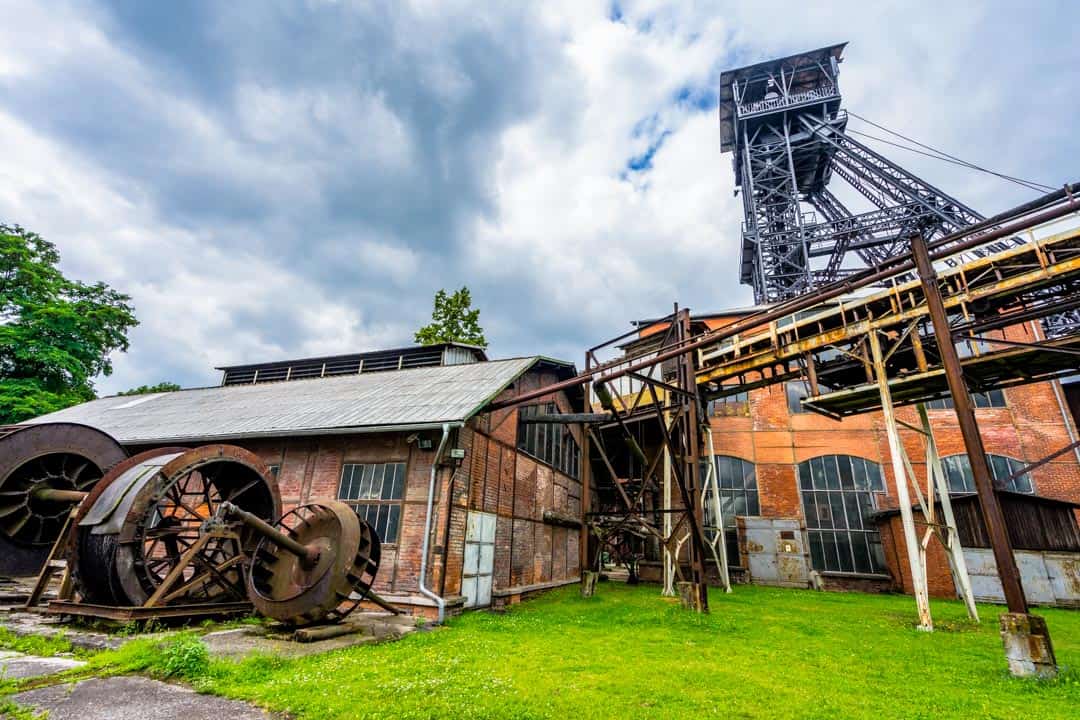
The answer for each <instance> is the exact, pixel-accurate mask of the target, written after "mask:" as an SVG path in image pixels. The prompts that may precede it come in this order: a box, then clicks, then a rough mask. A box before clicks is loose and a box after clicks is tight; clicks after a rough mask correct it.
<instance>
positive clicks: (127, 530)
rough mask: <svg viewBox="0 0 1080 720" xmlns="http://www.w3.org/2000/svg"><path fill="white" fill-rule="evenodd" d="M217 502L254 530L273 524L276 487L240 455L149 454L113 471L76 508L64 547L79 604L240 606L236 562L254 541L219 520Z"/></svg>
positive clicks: (216, 450) (226, 449)
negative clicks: (248, 519) (237, 511)
mask: <svg viewBox="0 0 1080 720" xmlns="http://www.w3.org/2000/svg"><path fill="white" fill-rule="evenodd" d="M226 501H229V502H232V503H234V504H235V505H236V506H238V507H240V508H243V509H244V510H247V511H249V512H251V513H252V514H254V515H255V516H257V517H259V518H262V519H264V520H273V519H274V518H276V517H278V516H279V515H280V514H281V496H280V493H279V491H278V486H277V483H276V482H275V481H274V480H273V479H272V478H271V476H270V473H269V471H268V470H267V467H266V465H265V464H263V462H262V461H261V460H259V458H258V457H257V456H256V455H254V454H252V453H250V452H248V451H247V450H244V449H243V448H239V447H235V446H232V445H206V446H203V447H199V448H195V449H187V448H175V447H174V448H159V449H156V450H149V451H147V452H144V453H141V454H139V455H137V456H134V457H132V458H129V459H128V460H127V461H125V462H123V463H120V464H119V465H117V466H116V467H115V468H113V470H112V471H110V472H109V473H108V474H107V475H106V476H105V477H104V478H103V479H102V481H101V482H100V483H99V484H98V486H97V487H96V488H95V489H94V492H93V493H91V495H90V496H89V497H88V498H87V499H86V500H85V501H84V502H83V504H82V505H81V506H80V508H79V511H78V513H77V515H76V518H75V524H74V527H73V528H72V535H71V538H70V541H69V543H68V561H69V566H70V567H71V568H72V569H73V571H72V576H73V578H74V579H75V586H76V589H77V591H78V593H79V595H80V596H81V597H82V599H83V601H84V602H89V603H95V604H101V605H122V606H142V605H145V604H146V603H147V601H149V600H151V598H153V600H154V602H155V603H157V604H161V605H168V604H182V603H216V602H235V601H245V600H246V599H247V590H246V578H245V577H244V567H245V561H246V559H247V557H248V554H249V553H250V552H251V551H252V550H253V549H254V547H255V544H256V543H257V541H258V536H256V535H255V534H254V533H253V532H252V531H251V530H249V529H248V528H247V527H246V526H244V525H243V524H242V523H240V522H239V521H235V522H231V523H230V522H223V521H221V520H220V519H219V514H218V512H217V509H218V506H219V505H220V504H221V503H223V502H226ZM163 585H166V586H167V587H162V586H163Z"/></svg>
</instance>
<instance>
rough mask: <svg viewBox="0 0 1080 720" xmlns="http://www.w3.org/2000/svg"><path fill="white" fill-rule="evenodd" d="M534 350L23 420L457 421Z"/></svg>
mask: <svg viewBox="0 0 1080 720" xmlns="http://www.w3.org/2000/svg"><path fill="white" fill-rule="evenodd" d="M539 360H540V358H538V357H530V358H518V359H513V360H495V361H490V362H479V363H470V364H465V365H446V366H442V367H429V368H415V369H411V370H398V371H393V372H384V373H373V374H370V375H368V374H364V375H343V376H338V377H328V378H316V379H312V380H294V381H291V382H281V383H266V384H258V385H231V386H225V387H214V388H199V389H195V390H180V391H177V392H171V393H160V394H153V395H139V396H120V397H108V398H102V399H100V400H92V401H90V402H88V403H83V404H82V405H76V406H75V407H70V408H67V409H65V410H61V411H59V412H55V413H51V414H49V415H43V416H41V417H39V418H35V419H33V420H30V421H28V422H31V423H43V422H76V423H83V424H86V425H90V426H92V427H95V428H98V429H99V430H102V431H104V432H107V433H109V434H110V435H112V436H113V437H115V438H116V439H117V440H118V441H120V442H121V443H124V444H140V443H162V442H190V441H209V440H217V439H222V440H224V439H230V438H233V439H235V438H243V437H256V436H275V435H300V434H317V433H322V432H373V431H375V430H379V429H386V430H392V429H405V428H409V427H413V426H425V425H436V424H439V423H444V422H460V421H463V420H466V419H468V418H469V417H471V416H472V415H473V414H474V413H475V412H476V411H477V410H479V409H480V408H481V407H482V406H484V405H485V404H487V402H488V401H489V400H490V399H492V398H493V397H494V396H495V395H497V394H498V393H499V392H501V391H502V390H503V389H504V388H505V387H506V386H507V385H509V384H510V383H511V382H513V381H514V379H515V378H517V377H518V376H519V375H521V373H523V372H525V371H526V370H528V369H529V368H530V367H532V366H533V365H534V364H535V363H536V362H538V361H539Z"/></svg>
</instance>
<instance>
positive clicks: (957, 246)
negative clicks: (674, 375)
mask: <svg viewBox="0 0 1080 720" xmlns="http://www.w3.org/2000/svg"><path fill="white" fill-rule="evenodd" d="M1075 193H1080V183H1074V184H1072V185H1066V186H1065V187H1064V188H1062V189H1061V190H1058V191H1056V192H1053V193H1049V194H1047V195H1044V196H1043V197H1041V198H1038V199H1036V200H1034V201H1032V202H1030V203H1025V204H1024V205H1020V206H1018V207H1015V208H1013V209H1011V210H1008V211H1006V212H1004V213H1000V214H998V215H995V216H994V217H992V218H988V219H987V220H985V221H983V222H981V223H977V224H975V225H970V226H968V227H966V228H963V229H961V230H959V231H957V232H955V233H950V234H949V235H946V236H944V237H942V238H940V239H938V240H937V241H935V242H933V243H930V244H929V245H925V247H926V248H927V251H928V252H929V255H930V259H931V260H937V259H942V258H946V257H950V256H952V255H956V254H959V253H962V252H965V251H967V250H971V249H973V248H976V247H979V246H980V245H983V244H985V243H988V242H991V241H993V240H998V239H1001V238H1004V237H1011V236H1013V235H1016V234H1018V233H1020V232H1023V231H1024V230H1027V229H1029V228H1032V227H1035V226H1037V225H1040V224H1043V223H1046V222H1049V221H1051V220H1056V219H1058V218H1060V217H1063V216H1065V215H1068V214H1069V213H1072V212H1076V211H1077V210H1080V198H1078V197H1076V195H1075ZM1043 208H1048V209H1045V210H1043ZM1038 210H1041V211H1040V212H1036V211H1038ZM1017 218H1019V220H1017ZM1014 220H1015V222H1012V221H1014ZM1003 223H1008V224H1003ZM915 269H916V268H915V263H914V261H913V260H912V259H911V258H910V257H907V256H898V257H897V258H894V259H890V260H886V261H885V262H882V263H880V264H879V265H878V266H876V267H875V268H870V269H867V270H864V271H862V272H858V273H855V274H853V275H850V276H848V277H847V278H844V279H843V280H838V281H837V282H834V283H830V284H828V285H824V286H822V287H821V288H820V289H818V290H817V291H815V292H812V293H809V294H807V295H803V296H801V297H798V298H795V299H793V300H789V301H786V302H783V303H779V304H777V305H775V306H773V307H771V308H769V309H767V310H763V311H761V312H758V313H754V314H753V315H748V316H747V317H745V318H743V319H742V320H739V321H737V322H734V323H732V324H730V325H725V326H724V327H722V328H719V329H717V330H714V331H712V332H708V333H703V334H702V335H699V336H698V337H697V338H695V339H692V340H691V339H684V340H683V341H681V342H680V343H678V344H677V345H675V346H673V347H671V348H669V349H667V350H664V351H662V352H660V353H657V354H655V355H651V356H649V357H643V358H640V359H638V360H636V361H634V359H633V358H621V359H619V360H616V361H610V362H608V363H603V364H600V365H596V366H595V367H592V368H589V369H588V370H586V372H585V373H582V374H581V375H578V376H577V377H574V378H570V379H568V380H563V381H561V382H557V383H552V384H551V385H547V386H545V387H542V388H538V389H536V390H532V391H529V392H526V393H522V394H521V395H518V396H516V397H512V398H507V399H505V400H501V401H499V402H495V403H492V404H490V405H488V408H487V409H489V410H497V409H501V408H505V407H512V406H514V405H518V404H521V403H523V402H528V401H529V400H534V399H536V398H539V397H543V396H544V395H548V394H550V393H553V392H557V391H559V390H568V389H570V388H575V387H579V386H581V385H584V384H585V383H586V382H589V381H591V380H593V379H594V378H596V379H598V380H600V381H612V380H617V379H618V378H620V377H624V376H626V375H629V374H630V373H636V372H640V371H642V370H645V369H648V368H650V367H652V366H654V365H657V364H659V363H661V362H664V361H666V360H671V359H674V358H676V357H678V356H679V355H680V354H681V353H683V352H685V351H688V350H697V349H698V348H702V347H704V346H706V345H709V344H710V343H715V342H718V341H720V340H726V339H728V338H731V337H734V336H735V335H738V334H740V333H743V332H746V331H747V330H751V329H754V328H758V327H761V326H763V325H765V324H767V323H769V322H772V321H774V320H779V319H781V318H783V317H786V316H788V315H791V314H793V313H796V312H798V311H800V310H806V309H809V308H812V307H814V306H815V305H820V304H821V303H824V302H828V301H829V300H834V299H836V298H839V297H841V296H843V295H846V294H848V293H851V292H852V291H854V290H858V289H860V288H863V287H866V286H868V285H872V284H874V283H876V282H880V281H882V280H887V279H888V278H891V277H893V276H895V275H898V274H901V273H904V272H910V271H913V270H915ZM631 334H633V332H631V333H626V334H624V335H623V336H622V337H627V336H629V335H631ZM603 346H604V345H598V346H597V348H599V347H603ZM620 365H622V367H619V366H620ZM612 368H614V369H612ZM608 370H610V372H608ZM597 376H599V377H597Z"/></svg>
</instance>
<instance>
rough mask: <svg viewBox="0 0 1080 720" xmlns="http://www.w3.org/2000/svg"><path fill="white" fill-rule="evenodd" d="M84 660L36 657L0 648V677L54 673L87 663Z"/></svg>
mask: <svg viewBox="0 0 1080 720" xmlns="http://www.w3.org/2000/svg"><path fill="white" fill-rule="evenodd" d="M85 664H86V663H84V662H83V661H82V660H75V659H73V658H65V657H35V656H33V655H23V654H22V653H18V652H13V651H11V650H0V678H3V679H5V680H8V679H15V680H21V679H23V678H32V677H41V676H42V675H53V674H55V673H58V672H63V671H64V670H70V669H71V668H77V667H82V666H83V665H85Z"/></svg>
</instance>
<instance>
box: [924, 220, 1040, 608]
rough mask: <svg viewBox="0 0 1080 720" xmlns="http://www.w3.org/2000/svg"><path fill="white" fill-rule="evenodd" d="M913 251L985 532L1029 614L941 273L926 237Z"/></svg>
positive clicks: (1008, 585) (1011, 600)
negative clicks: (943, 292) (940, 281)
mask: <svg viewBox="0 0 1080 720" xmlns="http://www.w3.org/2000/svg"><path fill="white" fill-rule="evenodd" d="M911 255H912V257H913V258H914V259H915V263H916V265H917V266H918V273H919V280H921V281H922V285H923V292H924V294H925V296H926V307H927V310H929V312H930V322H931V323H932V324H933V328H934V335H935V337H936V338H937V344H938V354H939V355H940V357H941V366H942V368H943V369H944V370H945V379H946V380H947V381H948V383H949V392H950V394H951V395H952V400H953V407H954V408H955V410H956V419H957V422H958V423H959V425H960V434H961V436H963V439H964V448H965V450H966V451H967V456H968V463H969V464H970V465H971V474H972V477H973V478H974V480H975V492H976V495H977V496H978V498H979V508H980V509H981V510H982V516H983V521H984V522H985V524H986V534H987V535H988V536H989V538H990V547H991V548H992V549H993V551H994V560H995V562H996V563H997V568H998V576H999V577H1000V578H1001V587H1002V590H1004V592H1005V602H1006V604H1007V605H1008V606H1009V612H1013V613H1021V614H1025V615H1026V614H1027V612H1028V604H1027V599H1026V598H1025V597H1024V588H1023V585H1022V584H1021V582H1020V570H1019V569H1018V568H1017V566H1016V557H1015V556H1014V555H1013V551H1012V546H1011V544H1010V543H1009V533H1008V531H1007V530H1006V527H1005V515H1004V514H1003V513H1002V511H1001V504H1000V503H999V502H998V497H997V493H996V492H995V491H994V483H993V480H992V477H993V476H992V475H991V474H990V464H989V462H988V461H987V459H986V448H985V447H984V446H983V441H982V436H981V435H980V434H979V424H978V422H977V421H976V420H975V410H974V408H973V406H972V402H971V394H970V393H969V391H968V387H967V383H966V382H965V381H964V374H963V370H962V368H961V366H960V357H959V355H958V353H957V352H956V345H955V344H954V343H953V338H952V331H951V330H950V329H949V316H948V314H947V313H946V311H945V301H944V300H943V299H942V297H941V288H940V287H939V286H938V276H937V272H936V271H935V270H934V265H933V262H932V261H931V259H930V253H929V252H928V251H927V248H926V241H925V240H923V238H922V236H921V235H916V236H915V237H913V238H912V239H911Z"/></svg>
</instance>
